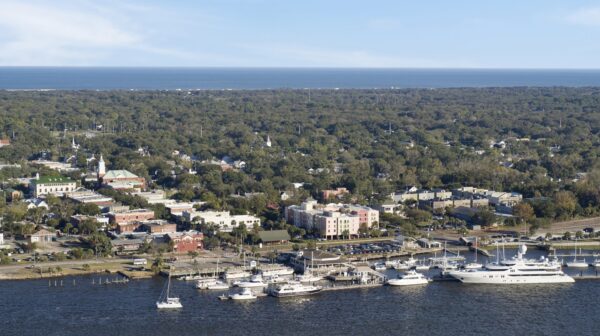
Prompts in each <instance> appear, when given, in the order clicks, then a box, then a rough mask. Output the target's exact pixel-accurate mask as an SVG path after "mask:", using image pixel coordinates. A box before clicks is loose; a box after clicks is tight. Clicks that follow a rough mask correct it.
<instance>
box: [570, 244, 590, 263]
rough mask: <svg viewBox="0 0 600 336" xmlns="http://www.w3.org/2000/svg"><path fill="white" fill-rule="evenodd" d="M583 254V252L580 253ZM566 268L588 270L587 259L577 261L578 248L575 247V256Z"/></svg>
mask: <svg viewBox="0 0 600 336" xmlns="http://www.w3.org/2000/svg"><path fill="white" fill-rule="evenodd" d="M579 254H581V251H579ZM565 266H567V267H570V268H588V267H589V264H588V263H587V262H586V261H585V259H577V247H575V255H574V256H573V260H572V261H567V262H566V263H565Z"/></svg>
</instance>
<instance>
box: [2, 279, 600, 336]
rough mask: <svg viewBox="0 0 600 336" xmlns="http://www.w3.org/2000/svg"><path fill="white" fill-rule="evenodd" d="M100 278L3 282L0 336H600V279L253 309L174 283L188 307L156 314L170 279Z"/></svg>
mask: <svg viewBox="0 0 600 336" xmlns="http://www.w3.org/2000/svg"><path fill="white" fill-rule="evenodd" d="M388 272H389V273H390V275H393V272H394V271H388ZM99 277H100V276H99V275H95V276H85V277H74V278H64V279H63V286H62V287H60V286H58V287H54V286H52V287H49V286H48V280H32V281H3V282H0V298H2V302H3V304H2V305H0V317H1V319H2V325H1V329H0V335H5V336H8V335H45V336H50V335H87V336H93V335H103V336H104V335H111V336H112V335H178V336H180V335H181V336H183V335H224V334H227V335H369V334H370V335H502V336H506V335H595V334H598V333H600V322H598V316H600V305H598V295H599V294H600V281H578V282H576V283H575V284H560V285H514V286H488V285H463V284H461V283H456V282H434V283H431V284H430V285H428V286H425V287H387V286H386V287H378V288H373V289H356V290H346V291H333V292H322V293H319V294H317V295H314V296H310V297H303V298H285V299H276V298H272V297H265V298H259V299H258V300H255V301H253V302H234V301H219V300H217V296H218V295H220V294H222V292H205V291H199V290H196V289H195V288H194V286H193V283H191V282H187V283H186V282H183V281H173V291H174V292H175V293H176V294H177V295H178V296H179V297H180V298H181V301H182V303H183V305H184V308H183V309H181V310H178V311H157V310H156V308H155V301H156V299H157V297H158V296H159V294H160V292H161V290H162V288H163V285H164V281H165V280H164V279H162V278H155V279H147V280H135V281H131V282H129V284H113V285H97V284H96V285H92V280H94V282H96V283H97V279H98V278H99ZM112 277H113V276H111V278H112ZM102 278H103V279H106V276H103V277H102ZM73 280H75V284H73ZM52 283H53V282H52ZM58 283H60V280H58Z"/></svg>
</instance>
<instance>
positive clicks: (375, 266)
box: [371, 262, 387, 271]
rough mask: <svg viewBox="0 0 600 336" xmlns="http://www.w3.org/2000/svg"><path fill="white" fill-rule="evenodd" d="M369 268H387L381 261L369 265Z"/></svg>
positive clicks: (380, 269)
mask: <svg viewBox="0 0 600 336" xmlns="http://www.w3.org/2000/svg"><path fill="white" fill-rule="evenodd" d="M371 268H373V269H374V270H376V271H385V270H386V269H387V267H386V266H385V263H383V262H376V263H374V264H373V265H372V266H371Z"/></svg>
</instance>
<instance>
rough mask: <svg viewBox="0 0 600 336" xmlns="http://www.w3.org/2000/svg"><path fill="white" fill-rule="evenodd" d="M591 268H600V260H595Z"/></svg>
mask: <svg viewBox="0 0 600 336" xmlns="http://www.w3.org/2000/svg"><path fill="white" fill-rule="evenodd" d="M590 266H592V267H596V268H600V259H594V261H593V262H592V263H591V264H590Z"/></svg>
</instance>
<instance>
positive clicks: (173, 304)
mask: <svg viewBox="0 0 600 336" xmlns="http://www.w3.org/2000/svg"><path fill="white" fill-rule="evenodd" d="M163 292H165V291H164V290H163ZM170 292H171V271H169V279H168V280H167V289H166V293H165V297H164V298H163V297H162V293H161V296H160V297H159V298H158V301H156V308H158V309H177V308H183V305H182V304H181V302H180V301H179V298H178V297H170V296H169V295H170V294H171V293H170Z"/></svg>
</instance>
